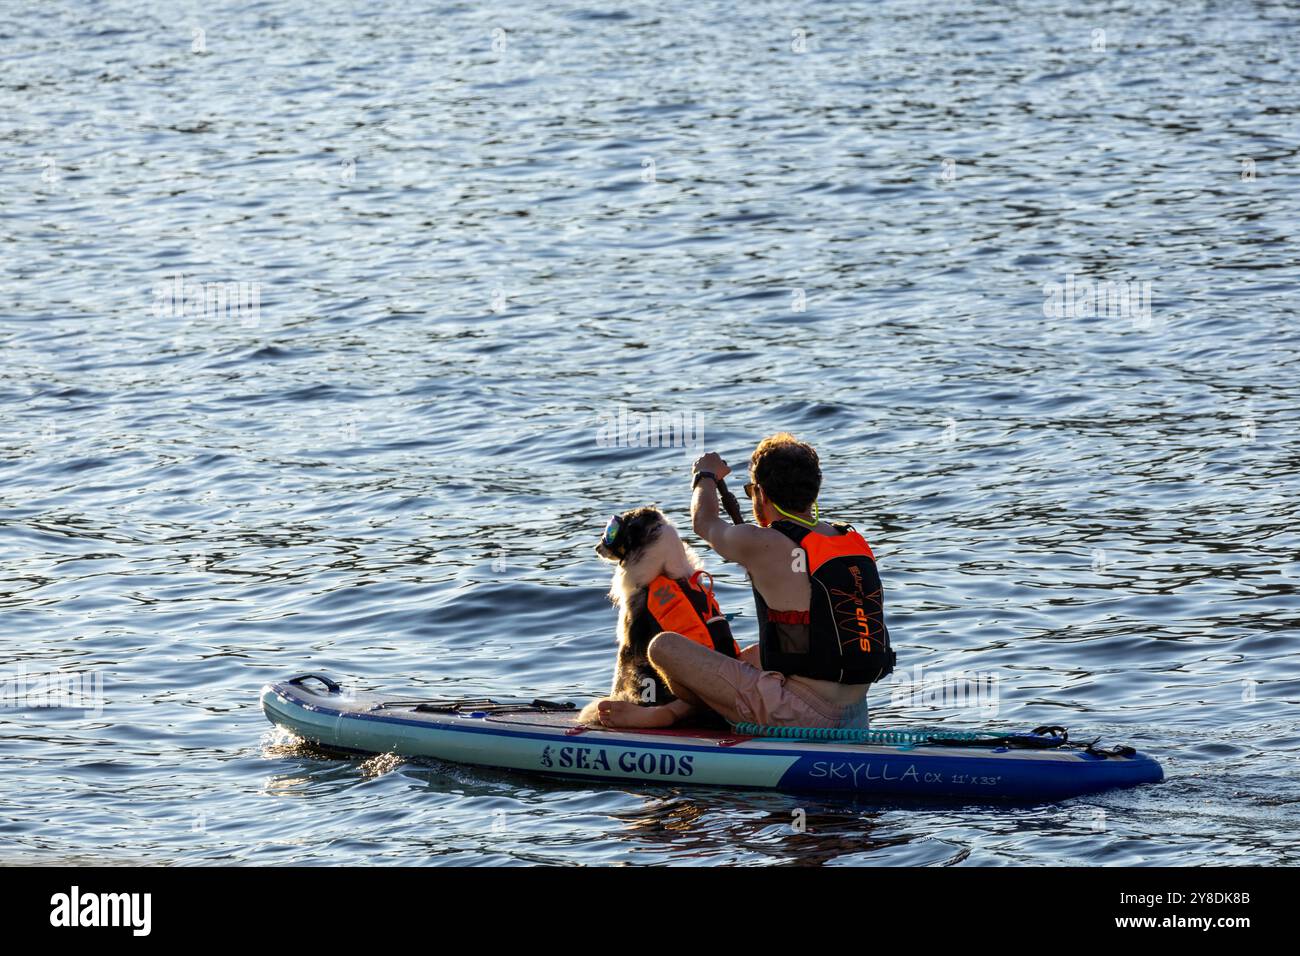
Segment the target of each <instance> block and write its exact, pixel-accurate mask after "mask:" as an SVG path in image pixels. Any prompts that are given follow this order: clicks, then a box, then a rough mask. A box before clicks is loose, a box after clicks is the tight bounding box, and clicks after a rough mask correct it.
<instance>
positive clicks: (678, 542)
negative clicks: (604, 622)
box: [578, 507, 703, 724]
mask: <svg viewBox="0 0 1300 956" xmlns="http://www.w3.org/2000/svg"><path fill="white" fill-rule="evenodd" d="M622 517H623V527H622V529H621V530H620V532H619V535H620V538H619V543H620V544H622V545H623V546H624V547H626V549H627V551H626V554H625V555H624V557H623V558H622V559H619V558H618V556H617V555H615V554H613V553H611V552H610V550H609V549H608V548H606V547H605V544H604V542H603V541H602V542H601V543H600V544H599V545H597V546H596V553H597V554H598V555H600V557H601V559H602V560H604V561H608V562H610V563H612V564H615V565H617V567H615V569H614V579H613V581H612V582H611V584H610V587H609V599H610V600H611V601H612V602H614V604H616V605H618V609H619V614H618V659H617V661H616V663H615V665H614V683H613V686H612V687H611V688H610V691H609V697H610V699H612V700H628V701H633V702H635V703H639V704H640V703H644V704H666V703H668V702H670V701H672V700H674V699H675V698H674V697H673V695H672V693H671V692H670V691H669V690H668V688H667V686H666V685H665V684H664V682H663V678H662V677H660V676H659V674H658V672H657V671H655V669H654V667H653V666H652V665H651V663H650V659H649V657H648V656H647V649H648V647H649V645H650V641H651V640H653V639H654V637H655V635H656V634H657V633H658V628H657V626H656V625H655V622H654V618H653V617H652V616H651V615H650V612H649V611H648V610H647V607H646V598H647V595H648V593H649V590H650V582H651V581H653V580H654V579H655V578H657V577H659V575H661V574H663V575H667V576H668V577H670V578H689V577H690V576H691V575H692V574H694V573H695V572H696V571H697V570H699V569H700V568H701V567H703V564H702V562H701V561H700V559H699V556H698V555H696V553H695V551H694V550H693V549H692V548H691V547H690V546H689V545H688V544H686V542H684V541H683V540H682V539H681V536H680V535H678V533H677V529H676V528H675V527H673V523H672V522H671V521H669V520H668V519H667V518H666V517H664V514H663V512H661V511H660V510H659V509H658V508H653V507H645V508H635V509H633V510H632V511H627V512H624V513H623V516H622ZM647 682H649V683H647ZM651 686H653V696H651V694H650V693H649V688H650V687H651ZM598 703H599V702H592V703H590V704H588V705H587V706H586V707H584V708H583V710H582V713H581V714H580V715H579V717H578V719H579V721H581V722H583V723H589V724H594V723H598V722H599V720H598V718H597V716H596V715H597V709H596V708H597V704H598Z"/></svg>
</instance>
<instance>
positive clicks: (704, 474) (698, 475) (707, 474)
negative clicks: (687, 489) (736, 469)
mask: <svg viewBox="0 0 1300 956" xmlns="http://www.w3.org/2000/svg"><path fill="white" fill-rule="evenodd" d="M701 478H710V479H712V481H713V483H714V484H715V485H716V484H717V483H718V476H717V475H715V474H714V473H713V472H711V471H697V472H696V473H695V478H694V479H693V480H692V481H691V490H692V491H693V490H694V489H695V486H696V485H698V484H699V483H700V479H701Z"/></svg>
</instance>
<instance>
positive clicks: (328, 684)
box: [288, 674, 343, 694]
mask: <svg viewBox="0 0 1300 956" xmlns="http://www.w3.org/2000/svg"><path fill="white" fill-rule="evenodd" d="M308 680H318V681H320V682H321V683H322V684H324V685H325V689H326V690H328V691H329V692H330V693H331V694H337V693H338V692H339V691H341V690H342V689H343V687H342V686H341V685H339V684H336V683H334V681H332V680H330V679H329V678H328V677H326V676H325V675H324V674H299V675H298V676H297V677H290V678H289V681H288V683H290V684H297V685H298V686H299V687H301V686H302V683H303V681H308Z"/></svg>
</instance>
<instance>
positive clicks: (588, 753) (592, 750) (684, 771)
mask: <svg viewBox="0 0 1300 956" xmlns="http://www.w3.org/2000/svg"><path fill="white" fill-rule="evenodd" d="M541 763H542V766H543V767H549V768H551V769H556V768H559V769H565V770H603V771H604V772H605V773H613V772H614V771H615V769H617V770H620V771H622V772H623V773H644V774H652V773H653V774H658V775H659V776H661V777H689V776H690V775H691V774H693V773H695V758H694V757H692V756H691V755H690V754H670V753H650V752H646V753H637V752H636V751H632V750H624V751H621V752H619V754H618V756H617V757H614V758H612V759H611V757H610V756H609V754H608V753H607V752H606V751H605V748H603V747H551V746H549V745H548V746H546V747H544V748H543V749H542V760H541Z"/></svg>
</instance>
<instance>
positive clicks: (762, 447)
mask: <svg viewBox="0 0 1300 956" xmlns="http://www.w3.org/2000/svg"><path fill="white" fill-rule="evenodd" d="M749 474H750V477H751V478H752V479H753V480H754V481H755V482H756V483H757V484H758V485H759V486H760V487H762V489H763V493H764V494H765V495H767V497H768V498H769V499H770V500H771V501H772V502H773V503H774V504H776V505H778V506H779V507H781V508H783V509H785V510H786V511H807V510H808V509H809V508H811V507H812V504H813V502H814V501H816V500H817V495H818V493H820V491H821V488H822V468H821V462H820V461H819V460H818V458H817V452H816V451H814V450H813V446H812V445H809V444H808V443H807V442H802V441H799V439H797V438H795V437H794V436H793V435H791V434H790V433H789V432H778V433H777V434H775V435H772V436H771V437H770V438H764V439H763V440H762V441H761V442H759V443H758V447H757V448H755V449H754V454H753V455H751V456H750V459H749Z"/></svg>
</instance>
